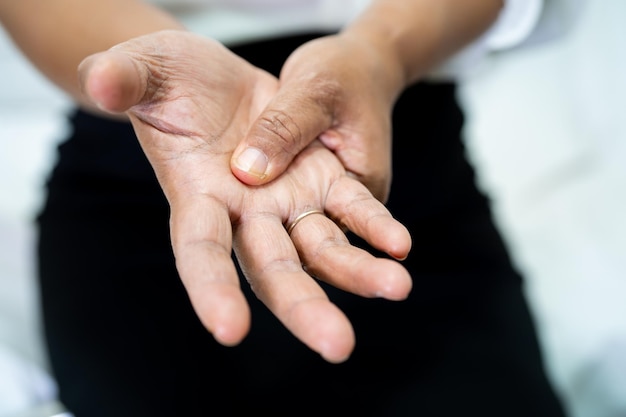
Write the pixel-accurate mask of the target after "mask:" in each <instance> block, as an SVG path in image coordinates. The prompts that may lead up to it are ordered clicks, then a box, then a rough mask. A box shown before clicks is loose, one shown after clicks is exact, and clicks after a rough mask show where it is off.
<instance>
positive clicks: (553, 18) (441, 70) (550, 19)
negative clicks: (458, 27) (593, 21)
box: [428, 0, 583, 80]
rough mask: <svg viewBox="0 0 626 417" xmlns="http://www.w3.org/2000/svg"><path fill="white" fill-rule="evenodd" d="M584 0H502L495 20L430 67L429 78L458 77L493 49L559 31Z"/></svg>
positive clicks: (513, 46) (477, 65)
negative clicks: (475, 37)
mask: <svg viewBox="0 0 626 417" xmlns="http://www.w3.org/2000/svg"><path fill="white" fill-rule="evenodd" d="M582 1H583V0H505V4H504V8H503V9H502V11H501V12H500V15H499V16H498V18H497V20H496V21H495V22H494V24H493V25H492V26H491V28H490V29H488V30H487V31H486V32H485V33H484V34H483V35H482V36H481V37H480V38H478V39H477V40H476V41H474V42H473V43H471V44H470V45H468V46H467V47H465V48H464V49H462V50H461V51H459V52H458V53H456V54H455V55H454V56H452V57H451V58H450V59H448V60H447V61H446V62H445V63H443V64H442V65H441V66H439V67H438V68H436V69H435V70H434V71H432V72H431V73H430V74H429V76H428V78H430V79H435V80H442V79H443V80H446V79H448V80H449V79H452V80H458V79H460V78H464V77H466V76H469V75H471V74H473V73H474V72H475V71H477V70H478V69H479V68H481V67H482V65H483V64H484V63H485V62H486V58H487V57H488V56H489V55H490V54H492V53H496V52H498V53H501V52H504V51H509V50H514V49H516V48H519V47H521V46H525V45H530V44H534V43H537V42H538V41H540V42H541V41H545V40H547V39H549V38H551V37H554V35H557V34H560V33H557V32H562V31H559V30H555V28H557V27H560V28H561V29H562V28H564V27H565V26H566V25H565V24H563V22H565V21H567V22H569V21H571V20H572V19H571V17H572V15H573V13H572V11H573V10H578V9H579V7H578V6H580V4H579V3H582Z"/></svg>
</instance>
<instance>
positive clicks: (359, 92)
mask: <svg viewBox="0 0 626 417" xmlns="http://www.w3.org/2000/svg"><path fill="white" fill-rule="evenodd" d="M391 61H392V60H391V58H389V57H385V56H381V54H380V50H379V49H376V48H374V47H372V46H371V45H370V44H368V43H367V42H366V41H364V40H362V39H359V38H356V37H355V36H351V35H349V34H340V35H332V36H326V37H323V38H319V39H315V40H312V41H309V42H307V43H306V44H304V45H302V46H301V47H299V48H298V49H296V51H294V52H293V54H292V55H291V56H290V57H289V59H288V60H287V62H286V63H285V65H284V67H283V69H282V71H281V75H280V80H279V81H280V87H279V90H278V93H277V94H276V96H275V97H274V98H273V99H272V100H271V101H270V102H269V104H268V105H267V107H266V108H265V109H264V110H263V113H262V114H261V115H260V116H259V117H258V118H257V119H256V121H255V122H254V124H253V125H252V127H251V129H250V130H249V132H248V134H247V135H246V136H245V139H244V140H243V141H242V142H241V143H240V144H239V146H238V147H237V149H236V150H235V153H234V155H233V160H232V162H231V164H232V170H233V173H234V174H235V175H236V176H237V177H238V178H239V179H241V180H242V181H243V182H245V183H247V184H257V185H258V184H264V183H267V182H269V181H271V180H273V179H275V178H277V177H278V176H279V175H280V174H281V173H282V172H283V171H284V170H285V169H286V168H287V166H288V165H289V163H290V161H291V160H292V159H293V158H294V156H295V155H297V154H298V152H299V151H300V150H301V149H303V148H305V147H306V146H307V145H308V144H309V143H311V141H313V140H315V139H317V138H319V139H320V140H321V141H322V142H323V143H324V144H325V145H326V146H327V147H328V148H329V149H330V150H332V151H333V152H334V153H335V154H336V155H337V158H339V160H340V161H341V162H342V163H343V165H344V167H345V168H346V169H347V170H348V172H349V173H350V174H351V175H354V176H355V178H357V179H358V180H359V181H361V182H362V183H363V184H365V185H366V186H367V188H368V189H369V190H370V191H371V192H372V194H373V195H374V196H375V197H377V198H378V199H379V200H380V201H382V202H385V201H386V200H387V197H388V194H389V189H390V185H391V112H392V108H393V105H394V103H395V99H396V98H397V95H398V94H399V93H400V91H401V88H403V87H404V84H403V82H402V81H403V79H402V77H400V76H399V75H398V70H397V68H395V67H393V66H392V64H390V62H391ZM248 149H254V150H257V151H256V153H257V154H258V153H259V152H262V154H263V155H264V156H259V157H258V158H257V159H256V160H254V159H251V158H242V157H241V154H242V152H244V150H248Z"/></svg>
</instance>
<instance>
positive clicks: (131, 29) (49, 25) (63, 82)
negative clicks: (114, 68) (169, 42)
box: [0, 0, 183, 109]
mask: <svg viewBox="0 0 626 417" xmlns="http://www.w3.org/2000/svg"><path fill="white" fill-rule="evenodd" d="M0 22H1V23H2V24H3V25H4V26H5V28H6V29H7V32H8V33H9V35H10V36H11V37H12V39H13V41H14V42H15V44H16V45H17V46H18V47H19V48H20V49H21V51H22V52H23V53H24V54H25V55H26V57H28V59H29V60H30V61H31V62H32V63H33V64H34V65H35V66H36V67H37V68H38V69H39V70H40V71H41V72H42V73H43V74H44V75H45V76H46V77H47V78H48V79H50V80H51V81H52V82H54V83H55V84H56V85H57V86H59V87H60V88H61V89H62V90H64V91H65V92H66V93H68V94H69V95H70V96H71V97H72V98H73V99H75V100H76V101H77V102H78V103H79V104H81V105H83V106H85V107H88V108H91V109H95V107H94V105H93V103H91V102H90V101H89V100H88V99H87V98H86V97H85V96H84V95H83V93H82V92H81V90H80V85H79V82H78V73H77V71H76V68H77V67H78V64H79V63H80V62H81V61H82V60H83V59H84V58H85V57H86V56H88V55H91V54H93V53H95V52H98V51H103V50H106V49H108V48H110V47H112V46H113V45H115V44H118V43H120V42H123V41H126V40H128V39H130V38H133V37H136V36H139V35H142V34H145V33H151V32H155V31H158V30H162V29H183V27H182V25H181V24H180V23H179V22H177V21H176V20H175V19H174V18H173V17H172V16H170V15H169V14H168V13H166V12H164V11H162V10H160V9H158V8H156V7H153V6H151V5H149V4H147V3H144V2H141V1H138V0H106V1H100V0H55V1H47V0H19V1H13V0H0Z"/></svg>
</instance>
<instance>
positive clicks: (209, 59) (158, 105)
mask: <svg viewBox="0 0 626 417" xmlns="http://www.w3.org/2000/svg"><path fill="white" fill-rule="evenodd" d="M79 79H80V83H81V86H82V89H83V91H84V94H85V96H86V97H88V98H90V99H91V100H92V101H93V102H94V103H96V104H97V105H98V107H99V108H100V109H102V110H104V111H107V112H113V113H115V112H126V114H127V115H128V116H129V118H130V120H131V123H132V124H133V127H134V129H135V131H136V133H137V136H138V139H139V141H140V144H141V146H142V148H143V150H144V151H145V153H146V155H147V157H148V159H149V161H150V163H151V164H152V166H153V168H154V170H155V173H156V175H157V178H158V180H159V182H160V184H161V186H162V187H163V190H164V192H165V195H166V197H167V199H168V202H169V204H170V208H171V216H170V226H171V237H172V245H173V248H174V254H175V257H176V264H177V268H178V271H179V274H180V277H181V280H182V281H183V283H184V285H185V288H186V289H187V292H188V295H189V297H190V300H191V303H192V305H193V307H194V309H195V311H196V313H197V314H198V316H199V317H200V319H201V320H202V322H203V324H204V325H205V327H206V328H207V329H208V330H209V331H210V332H211V333H212V334H213V335H214V337H215V338H216V340H217V341H218V342H220V343H222V344H224V345H236V344H237V343H239V342H240V341H241V340H242V339H243V338H244V337H245V335H246V334H247V332H248V330H249V326H250V313H249V307H248V305H247V301H246V300H245V297H244V295H243V293H242V291H241V288H240V284H239V279H238V276H237V273H236V269H235V265H234V264H233V262H232V258H231V252H232V250H234V252H235V254H236V256H237V259H238V261H239V263H240V266H241V267H242V270H243V271H244V273H245V276H246V279H247V280H248V282H249V284H250V285H251V288H252V289H253V291H254V293H255V295H256V296H257V297H258V298H259V299H260V300H261V301H262V302H264V303H265V305H266V306H267V307H268V308H269V309H270V310H271V311H272V312H273V313H274V314H275V315H276V316H277V317H278V319H279V320H280V321H281V322H282V323H283V324H284V325H285V326H286V327H287V328H288V329H289V330H290V331H291V332H292V333H293V334H294V335H295V336H296V337H298V338H299V339H300V340H301V341H302V342H303V343H305V344H306V345H307V346H309V347H310V348H311V349H312V350H314V351H316V352H318V353H319V354H320V355H321V356H322V357H323V358H325V359H326V360H327V361H330V362H341V361H344V360H346V359H347V358H348V357H349V355H350V353H351V352H352V350H353V348H354V344H355V337H354V332H353V329H352V327H351V325H350V322H349V320H348V318H347V317H346V316H345V315H344V314H343V313H342V312H341V310H340V309H339V308H338V307H337V306H335V305H334V304H333V303H331V302H330V300H329V299H328V297H327V296H326V294H325V293H324V291H323V289H322V288H321V287H320V286H319V284H318V282H317V279H319V280H323V281H325V282H328V283H330V284H332V285H334V286H336V287H339V288H341V289H344V290H346V291H350V292H353V293H355V294H358V295H361V296H364V297H383V298H386V299H390V300H402V299H404V298H406V296H407V295H408V293H409V292H410V290H411V285H412V284H411V278H410V276H409V274H408V272H407V271H406V270H405V269H404V267H402V265H401V264H400V263H399V262H397V260H400V259H403V258H404V257H406V256H407V254H408V252H409V250H410V246H411V238H410V235H409V233H408V231H407V230H406V228H405V227H404V226H403V225H401V224H400V223H399V222H397V221H396V220H395V219H393V218H392V216H391V215H390V213H389V212H388V211H387V209H386V208H385V207H384V205H382V204H381V203H380V202H379V201H378V200H377V199H375V198H374V197H373V196H372V194H371V193H370V192H369V191H368V190H367V188H366V187H365V186H364V185H363V184H361V183H360V182H358V181H357V180H355V179H354V178H352V177H351V176H350V175H348V173H347V172H346V170H345V169H344V167H343V165H342V163H341V162H340V161H339V160H338V159H337V157H336V156H335V155H333V153H332V152H330V151H329V150H328V149H327V148H326V147H325V146H322V145H321V143H319V142H317V141H316V142H313V143H311V144H310V145H308V146H307V147H306V148H305V149H304V150H303V151H302V152H300V153H299V154H298V155H297V156H296V157H295V158H294V160H293V162H292V163H291V164H290V166H289V168H288V169H287V170H286V171H285V173H284V174H283V175H281V176H280V178H278V179H277V180H276V181H272V182H271V183H268V184H265V185H261V186H258V187H250V186H247V185H245V184H243V183H242V182H241V181H239V180H238V179H237V178H236V177H235V176H234V175H233V174H232V172H231V169H230V161H231V157H232V153H233V151H234V149H235V147H236V146H237V144H238V143H239V141H240V140H241V138H242V137H243V136H244V135H245V134H246V132H247V131H248V129H249V126H250V125H251V124H252V122H254V121H255V120H256V119H257V118H258V115H259V114H260V113H261V111H262V110H263V109H264V108H265V107H266V106H267V103H268V102H269V101H270V100H271V98H272V97H273V96H274V95H275V94H276V92H277V89H278V82H277V80H276V79H275V78H274V77H273V76H271V75H269V74H268V73H266V72H264V71H262V70H260V69H258V68H256V67H253V66H252V65H250V64H249V63H247V62H246V61H244V60H242V59H240V58H239V57H237V56H235V55H234V54H232V53H231V52H230V51H228V50H227V49H226V48H224V47H223V46H222V45H220V44H218V43H217V42H214V41H212V40H209V39H206V38H203V37H200V36H197V35H193V34H191V33H188V32H185V31H178V30H171V31H162V32H156V33H153V34H150V35H147V36H141V37H138V38H134V39H132V40H130V41H127V42H124V43H122V44H119V45H117V46H115V47H113V48H112V49H110V50H108V51H106V52H102V53H98V54H95V55H92V56H90V57H88V58H87V59H85V60H84V61H83V62H82V63H81V65H80V66H79ZM312 209H320V210H323V211H324V212H325V213H326V215H327V216H328V217H327V216H324V215H320V214H315V215H310V216H307V217H306V218H304V219H303V220H302V221H301V222H299V223H298V224H297V226H296V227H295V228H294V229H293V231H292V233H291V235H289V234H288V233H287V230H286V229H285V225H288V224H290V223H291V222H293V221H294V219H295V218H297V216H298V215H299V214H301V213H303V212H306V211H308V210H312ZM340 226H341V227H340ZM342 227H346V228H348V229H349V230H351V231H353V232H354V233H355V234H357V235H359V236H361V237H363V238H364V239H365V240H366V241H368V242H369V243H370V244H371V245H372V246H373V247H375V248H377V249H379V250H382V251H384V252H386V253H387V254H389V256H390V258H395V259H388V258H376V257H374V256H372V255H371V254H370V253H369V252H366V251H364V250H362V249H359V248H357V247H354V246H352V245H351V244H350V243H349V242H348V240H347V239H346V236H345V234H344V233H343V231H342Z"/></svg>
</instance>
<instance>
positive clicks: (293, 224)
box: [287, 210, 325, 234]
mask: <svg viewBox="0 0 626 417" xmlns="http://www.w3.org/2000/svg"><path fill="white" fill-rule="evenodd" d="M311 214H322V215H325V213H324V212H323V211H322V210H309V211H305V212H304V213H302V214H300V215H299V216H298V217H296V218H295V219H294V221H293V222H291V224H290V225H289V226H288V227H287V233H288V234H291V232H292V231H293V228H294V227H296V225H297V224H298V223H300V222H301V221H302V219H304V218H305V217H306V216H310V215H311Z"/></svg>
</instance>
